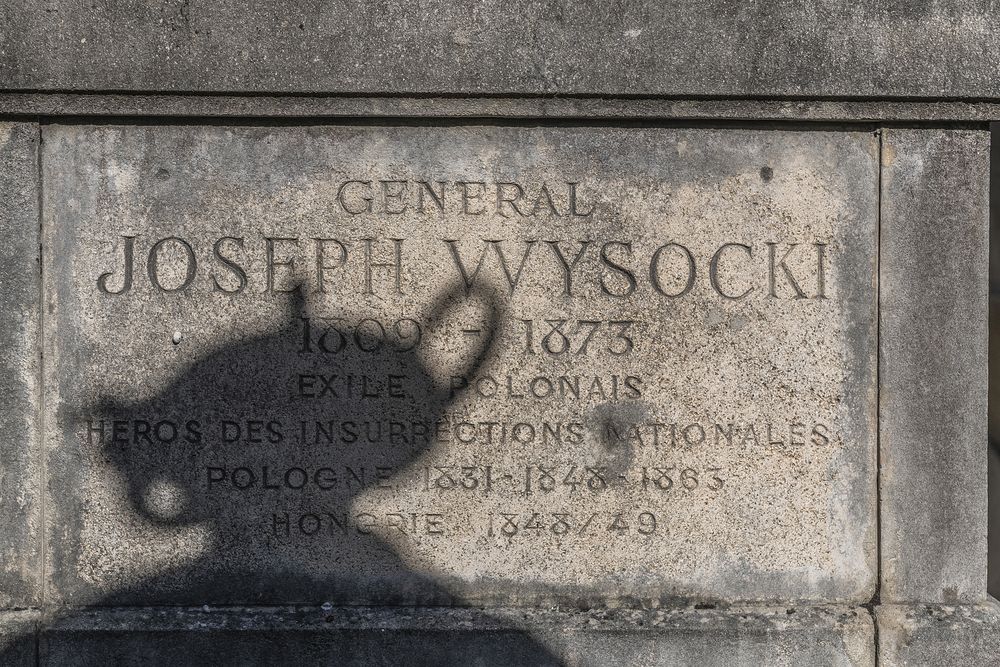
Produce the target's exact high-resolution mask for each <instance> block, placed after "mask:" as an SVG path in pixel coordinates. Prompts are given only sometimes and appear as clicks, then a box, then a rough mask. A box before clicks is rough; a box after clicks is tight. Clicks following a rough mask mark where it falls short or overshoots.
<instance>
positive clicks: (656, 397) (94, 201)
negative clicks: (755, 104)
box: [43, 126, 878, 605]
mask: <svg viewBox="0 0 1000 667" xmlns="http://www.w3.org/2000/svg"><path fill="white" fill-rule="evenodd" d="M877 156H878V139H877V137H875V136H873V135H872V134H871V133H865V132H838V131H831V132H809V133H805V132H784V131H771V130H708V129H669V128H600V129H595V128H569V127H556V128H517V127H489V126H468V127H406V126H400V127H392V126H325V127H315V128H253V127H217V126H200V127H166V126H156V127H141V126H135V127H126V126H114V127H86V126H50V127H47V128H46V130H45V160H44V178H45V183H46V187H45V200H44V207H43V217H44V236H45V252H46V265H47V266H51V267H52V270H51V271H46V283H45V290H46V291H45V294H46V298H47V306H46V307H47V313H50V315H47V317H48V318H49V320H50V322H51V326H50V327H49V328H48V332H47V333H48V337H47V340H46V359H47V363H46V368H47V371H48V372H47V374H46V388H47V391H48V398H47V401H46V414H47V418H48V419H49V420H50V423H51V424H52V428H51V430H50V437H49V438H48V441H47V452H48V456H49V461H50V470H49V473H48V474H49V477H50V480H51V483H50V489H51V493H50V496H49V500H50V505H51V506H50V508H49V510H48V511H47V514H48V516H49V517H50V520H49V527H50V530H49V554H48V558H49V568H48V571H49V573H50V577H51V579H52V584H51V586H52V591H53V596H54V597H53V599H54V600H58V601H62V602H65V603H70V604H77V605H79V604H90V603H95V602H100V603H101V604H118V603H129V604H165V603H171V604H175V603H179V604H192V605H199V604H204V603H210V604H222V603H227V604H247V603H254V604H261V603H266V604H290V603H312V604H319V603H322V602H333V603H406V604H438V603H450V602H454V601H461V602H464V603H474V604H498V603H506V604H529V603H552V602H571V603H573V604H579V603H585V604H591V603H593V604H600V603H603V602H608V601H623V600H624V601H631V600H643V601H647V602H648V601H656V602H657V603H659V602H662V601H674V600H678V599H681V600H693V599H697V600H736V601H744V602H767V601H772V600H788V601H822V602H824V603H831V602H838V601H841V602H848V601H853V602H861V601H867V600H868V599H869V598H870V597H871V596H872V594H873V592H874V584H875V581H874V580H875V570H876V568H875V540H876V537H875V492H874V489H875V464H874V462H875V434H876V422H875V384H876V377H875V351H876V349H875V345H876V343H875V340H876V339H875V323H876V311H875V308H876V291H875V284H876V275H875V258H876V245H877V244H876V231H877V192H878V191H877V183H878V157H877ZM50 359H51V362H49V361H48V360H50Z"/></svg>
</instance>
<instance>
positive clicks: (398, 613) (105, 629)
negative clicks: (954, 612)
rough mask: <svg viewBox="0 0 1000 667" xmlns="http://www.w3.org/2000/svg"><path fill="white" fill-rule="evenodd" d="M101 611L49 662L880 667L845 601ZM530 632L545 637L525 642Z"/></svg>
mask: <svg viewBox="0 0 1000 667" xmlns="http://www.w3.org/2000/svg"><path fill="white" fill-rule="evenodd" d="M493 613H494V614H495V618H494V619H493V620H486V619H484V617H483V615H482V614H481V613H479V612H477V611H475V610H469V609H450V610H449V609H427V608H425V609H406V608H403V609H390V610H387V609H370V608H353V609H342V608H334V609H331V610H326V611H324V610H320V609H298V610H288V609H257V610H246V611H240V610H236V611H223V610H185V609H180V610H177V609H175V610H165V609H160V610H153V609H134V610H114V611H112V610H99V611H97V610H92V611H86V612H81V613H80V614H78V615H76V616H73V617H69V618H67V619H64V620H62V621H59V622H57V623H55V624H54V625H53V626H52V627H50V628H49V629H48V630H46V631H45V633H44V634H43V637H42V641H41V647H42V648H41V655H42V660H41V663H40V664H43V665H59V666H60V667H63V666H67V667H68V666H75V665H96V664H108V662H114V664H119V665H133V664H136V665H138V664H144V665H145V664H151V663H153V664H184V665H213V666H215V665H276V664H282V665H286V664H337V665H365V666H367V665H398V664H407V665H452V664H475V665H484V666H485V665H504V666H506V665H567V666H569V667H574V666H583V665H607V664H641V665H689V664H701V665H760V664H767V665H801V664H819V665H844V666H848V665H850V666H858V667H861V666H868V665H874V664H875V662H874V649H875V641H874V636H873V630H872V621H871V617H870V616H869V615H868V614H867V613H865V612H864V610H861V611H858V610H848V609H844V608H836V607H833V608H825V609H809V608H793V609H786V608H784V607H782V608H778V609H763V610H761V609H755V610H746V609H734V610H727V611H725V612H719V611H695V610H673V611H666V610H664V611H644V612H640V611H622V610H618V611H614V610H610V611H603V612H552V611H540V610H526V609H497V610H493ZM525 636H530V637H532V638H533V641H534V642H535V643H526V642H525V640H524V637H525Z"/></svg>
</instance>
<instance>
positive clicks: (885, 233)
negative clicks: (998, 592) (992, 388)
mask: <svg viewBox="0 0 1000 667" xmlns="http://www.w3.org/2000/svg"><path fill="white" fill-rule="evenodd" d="M989 145H990V139H989V133H987V132H985V131H973V130H910V129H888V130H885V134H884V135H883V167H882V222H881V255H880V317H881V330H880V338H879V340H880V357H879V364H880V373H879V378H880V410H879V420H880V433H881V439H880V443H881V444H880V446H881V479H880V483H881V506H882V515H881V539H882V550H881V553H882V587H881V596H882V601H883V602H938V603H958V602H976V601H979V600H982V599H984V598H985V596H986V555H987V554H986V524H987V507H986V500H987V498H986V495H987V494H986V462H987V453H986V447H987V434H986V402H987V396H986V386H987V365H986V359H987V313H988V299H987V287H988V268H989V261H988V256H987V239H988V229H989V225H988V212H989V180H988V177H989Z"/></svg>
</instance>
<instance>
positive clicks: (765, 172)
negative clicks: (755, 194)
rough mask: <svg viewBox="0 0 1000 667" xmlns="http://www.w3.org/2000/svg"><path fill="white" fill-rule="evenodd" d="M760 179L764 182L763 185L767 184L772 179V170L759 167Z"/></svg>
mask: <svg viewBox="0 0 1000 667" xmlns="http://www.w3.org/2000/svg"><path fill="white" fill-rule="evenodd" d="M760 177H761V178H762V179H763V180H764V182H765V183H767V182H768V181H770V180H771V179H772V178H774V169H771V168H770V167H761V168H760Z"/></svg>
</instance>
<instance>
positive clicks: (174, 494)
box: [96, 287, 500, 539]
mask: <svg viewBox="0 0 1000 667" xmlns="http://www.w3.org/2000/svg"><path fill="white" fill-rule="evenodd" d="M312 305H313V304H308V305H307V304H306V303H304V300H303V299H302V298H301V297H298V296H293V297H292V298H291V299H290V301H289V309H288V312H287V314H286V316H285V318H284V319H285V321H284V322H283V323H282V324H281V326H279V327H278V328H277V329H275V330H273V331H272V332H270V333H267V334H266V335H260V336H249V337H245V338H241V339H239V340H232V341H227V342H224V343H222V344H219V345H216V346H215V347H214V348H213V349H211V350H210V351H209V352H207V353H204V354H203V355H202V356H199V357H197V358H195V359H193V360H192V361H190V363H189V364H188V365H187V366H186V368H185V369H184V370H183V371H182V372H180V373H179V374H178V375H177V376H175V379H174V380H173V381H172V382H171V383H170V384H169V385H168V386H165V387H163V388H162V389H159V390H156V391H155V392H154V395H153V396H152V397H151V398H147V399H143V400H138V401H128V400H125V399H121V398H116V399H105V400H104V401H102V405H100V406H99V408H98V410H97V411H96V412H97V413H98V414H99V415H100V419H101V430H102V443H103V444H102V453H103V456H104V459H105V461H106V462H107V463H110V464H111V466H112V468H113V469H114V470H115V471H116V472H117V473H118V474H119V475H120V477H121V480H122V483H123V485H124V490H125V492H126V493H127V498H128V502H129V504H130V505H131V507H132V508H133V509H134V510H135V511H136V512H138V513H139V514H141V515H142V516H143V517H144V518H145V519H147V520H149V521H151V522H155V523H158V524H168V525H182V524H190V523H193V522H201V523H207V524H209V525H215V526H218V527H222V528H224V529H225V530H226V531H228V532H229V533H230V534H231V537H233V538H234V539H235V538H236V535H237V534H238V533H240V532H241V531H255V530H261V531H263V534H264V535H269V536H270V538H273V537H274V536H275V532H274V530H273V526H270V527H269V526H268V525H267V523H268V517H269V516H273V515H274V512H276V511H280V512H283V513H290V514H291V516H293V517H294V516H296V515H297V513H298V514H302V513H307V514H310V515H317V516H320V515H322V514H323V513H326V514H327V515H330V516H332V517H337V516H341V515H342V514H343V513H344V512H345V511H346V510H347V508H348V507H349V505H350V501H351V498H353V497H355V496H357V495H358V494H359V493H361V492H362V491H363V490H364V489H366V488H369V487H372V486H379V487H382V488H391V486H392V485H393V484H394V483H396V481H395V480H394V477H395V476H396V475H397V474H398V473H399V472H400V470H401V469H402V468H404V467H405V466H407V465H408V464H410V463H411V462H413V461H414V460H415V459H416V458H417V457H418V456H420V455H421V454H422V453H424V452H426V451H427V450H428V449H429V448H430V447H431V446H433V445H434V444H435V442H437V441H440V440H439V439H440V438H441V437H442V436H441V434H442V433H443V432H447V422H448V414H447V412H448V408H449V404H450V403H451V402H452V400H453V398H454V393H455V392H454V387H456V386H461V385H462V384H464V382H462V381H461V378H465V377H468V376H470V375H471V374H473V373H475V372H476V370H477V369H478V368H479V367H480V366H481V365H482V364H483V362H484V361H485V360H486V359H487V357H488V355H489V354H490V351H491V348H492V343H493V333H494V332H495V330H496V326H497V322H498V320H499V317H500V306H499V302H498V300H497V298H496V296H495V294H494V293H492V292H487V291H472V292H469V291H468V290H466V289H465V288H464V287H461V288H456V289H451V290H447V291H445V292H444V293H442V294H440V295H439V296H438V297H437V298H436V300H435V301H434V302H433V303H432V305H431V306H430V308H429V309H428V310H427V311H426V312H424V313H420V314H414V315H412V316H411V317H405V318H400V319H395V318H390V319H388V320H386V319H371V318H368V319H361V320H350V319H348V318H341V317H339V316H337V315H336V314H333V315H328V314H323V313H320V312H318V309H319V308H320V307H321V306H320V305H316V307H315V308H313V307H311V306H312ZM463 330H464V331H463ZM307 530H312V526H311V525H310V526H309V527H307ZM279 537H280V531H279Z"/></svg>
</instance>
